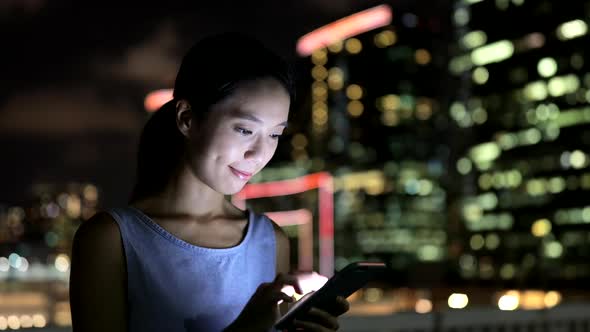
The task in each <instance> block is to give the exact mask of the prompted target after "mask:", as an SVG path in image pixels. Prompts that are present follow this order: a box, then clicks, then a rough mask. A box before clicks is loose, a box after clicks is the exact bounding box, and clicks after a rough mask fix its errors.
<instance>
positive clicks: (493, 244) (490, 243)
mask: <svg viewBox="0 0 590 332" xmlns="http://www.w3.org/2000/svg"><path fill="white" fill-rule="evenodd" d="M499 245H500V237H499V236H498V234H495V233H490V234H488V235H486V248H488V249H489V250H495V249H497V248H498V246H499Z"/></svg>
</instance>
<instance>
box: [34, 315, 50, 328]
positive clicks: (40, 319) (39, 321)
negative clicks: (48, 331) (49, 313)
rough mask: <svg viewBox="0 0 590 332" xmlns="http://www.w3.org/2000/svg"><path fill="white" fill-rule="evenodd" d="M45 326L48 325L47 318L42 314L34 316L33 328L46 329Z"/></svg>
mask: <svg viewBox="0 0 590 332" xmlns="http://www.w3.org/2000/svg"><path fill="white" fill-rule="evenodd" d="M45 325H47V320H46V319H45V316H43V315H41V314H35V315H33V326H34V327H39V328H43V327H45Z"/></svg>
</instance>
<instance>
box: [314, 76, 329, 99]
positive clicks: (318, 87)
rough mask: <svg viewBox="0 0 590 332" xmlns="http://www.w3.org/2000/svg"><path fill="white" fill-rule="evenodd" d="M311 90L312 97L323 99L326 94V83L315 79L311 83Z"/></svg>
mask: <svg viewBox="0 0 590 332" xmlns="http://www.w3.org/2000/svg"><path fill="white" fill-rule="evenodd" d="M326 73H327V72H326ZM311 92H312V93H313V97H314V98H318V99H325V98H326V96H327V94H328V85H327V84H326V82H324V81H322V80H320V81H315V82H313V83H312V85H311Z"/></svg>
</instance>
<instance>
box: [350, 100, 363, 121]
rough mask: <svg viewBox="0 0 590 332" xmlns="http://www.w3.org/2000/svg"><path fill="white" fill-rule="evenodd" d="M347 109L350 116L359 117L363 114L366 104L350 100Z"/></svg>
mask: <svg viewBox="0 0 590 332" xmlns="http://www.w3.org/2000/svg"><path fill="white" fill-rule="evenodd" d="M346 110H347V111H348V114H350V116H352V117H355V118H357V117H359V116H361V115H362V114H363V110H364V106H363V103H361V102H360V101H358V100H351V101H349V102H348V105H347V106H346Z"/></svg>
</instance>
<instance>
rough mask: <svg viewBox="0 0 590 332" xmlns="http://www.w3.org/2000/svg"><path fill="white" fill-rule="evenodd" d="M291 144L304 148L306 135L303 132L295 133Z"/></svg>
mask: <svg viewBox="0 0 590 332" xmlns="http://www.w3.org/2000/svg"><path fill="white" fill-rule="evenodd" d="M291 145H292V146H293V148H295V149H305V147H306V146H307V137H305V135H303V134H295V135H293V138H292V139H291Z"/></svg>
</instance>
